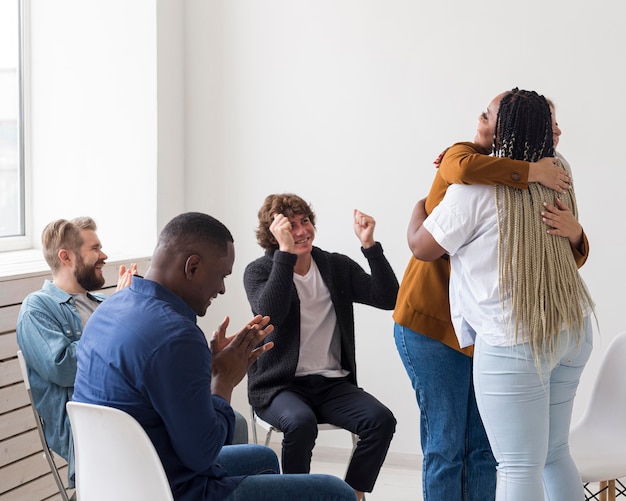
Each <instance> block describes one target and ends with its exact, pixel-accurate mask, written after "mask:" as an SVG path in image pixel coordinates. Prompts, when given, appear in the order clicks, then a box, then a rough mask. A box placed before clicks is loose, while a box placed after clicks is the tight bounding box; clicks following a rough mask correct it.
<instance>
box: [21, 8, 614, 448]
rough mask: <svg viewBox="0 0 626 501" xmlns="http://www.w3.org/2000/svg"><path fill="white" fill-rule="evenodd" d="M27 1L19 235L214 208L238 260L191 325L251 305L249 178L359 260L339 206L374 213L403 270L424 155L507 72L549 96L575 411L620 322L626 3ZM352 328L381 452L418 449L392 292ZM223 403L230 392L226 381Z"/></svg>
mask: <svg viewBox="0 0 626 501" xmlns="http://www.w3.org/2000/svg"><path fill="white" fill-rule="evenodd" d="M32 11H33V12H32V14H33V31H34V32H35V38H34V41H33V58H34V63H35V68H36V70H35V73H34V75H33V81H34V88H33V112H34V129H33V142H34V144H35V151H36V152H37V153H36V155H35V156H34V158H33V178H32V183H33V186H34V202H35V206H36V208H37V210H36V214H37V215H36V217H35V220H34V222H33V226H34V227H35V233H36V235H38V234H39V232H40V231H41V227H42V226H43V224H45V223H46V222H48V221H49V220H51V219H53V218H56V217H68V216H73V215H79V214H91V215H93V216H94V217H96V219H97V220H98V222H99V224H100V228H101V229H100V232H99V233H100V236H101V238H102V240H103V242H104V244H105V250H111V248H112V247H114V248H120V249H122V250H123V251H135V250H136V251H137V253H143V252H145V250H146V249H148V251H150V250H151V249H152V246H153V244H154V239H155V236H156V233H157V232H158V230H159V229H160V228H161V227H162V226H163V224H164V223H165V222H166V221H167V220H168V219H169V218H170V217H171V216H173V215H174V214H176V213H178V212H180V211H183V210H202V211H205V212H208V213H210V214H212V215H214V216H216V217H218V218H220V219H221V220H222V221H223V222H224V223H226V224H227V225H228V226H229V227H230V229H231V231H232V232H233V234H234V237H235V244H236V252H237V260H236V263H235V269H234V273H233V275H232V277H230V278H229V279H228V282H227V287H228V292H227V294H226V295H225V296H223V297H221V298H219V299H218V300H217V301H216V302H215V304H214V305H213V306H212V307H211V309H210V310H209V312H208V315H207V317H205V318H203V319H201V325H203V326H204V328H205V329H206V331H207V333H208V334H210V332H211V330H212V329H213V328H214V326H216V325H217V324H218V323H219V321H220V320H221V319H222V317H223V316H224V315H225V314H227V313H228V314H229V315H230V316H231V317H232V322H231V325H232V326H233V328H232V329H231V330H232V331H233V332H234V330H235V327H236V326H239V325H242V324H243V323H244V322H246V321H247V320H248V319H249V317H250V316H251V314H250V309H249V306H248V303H247V300H246V298H245V293H244V291H243V286H242V273H243V269H244V267H245V265H246V264H247V263H248V262H250V261H251V260H253V259H254V258H256V257H258V256H259V255H260V254H261V249H260V247H258V246H257V245H256V243H255V240H254V228H255V225H256V213H257V210H258V208H259V206H260V204H261V202H262V200H263V198H264V197H265V195H267V194H268V193H271V192H282V191H293V192H296V193H298V194H300V195H301V196H303V197H305V198H306V199H308V200H309V201H311V202H312V203H313V206H314V209H315V210H316V212H317V216H318V230H319V231H318V235H317V239H316V243H317V244H318V245H319V246H321V247H322V248H325V249H328V250H336V251H340V252H344V253H347V254H348V255H350V256H352V257H353V258H355V259H357V260H358V261H359V262H361V263H363V264H364V260H363V259H362V257H361V255H360V252H359V249H358V247H359V245H358V241H357V239H356V237H355V236H354V234H353V232H352V226H351V211H352V209H353V208H355V207H356V208H359V209H362V210H364V211H366V212H369V213H371V214H372V215H374V216H375V217H376V219H377V221H378V226H377V231H376V233H377V238H378V239H379V240H380V241H381V242H382V243H383V246H384V248H385V250H386V253H387V256H388V257H389V259H390V261H391V263H392V265H393V267H394V269H395V271H396V273H397V274H398V277H399V278H400V277H401V276H402V273H403V271H404V268H405V265H406V263H407V261H408V259H409V251H408V248H407V246H406V242H405V229H406V224H407V221H408V218H409V214H410V211H411V209H412V207H413V205H414V203H415V201H416V200H417V199H419V198H421V197H423V196H424V195H425V194H426V193H427V190H428V188H429V186H430V183H431V180H432V177H433V174H434V170H433V166H432V161H433V159H434V158H435V157H436V156H437V155H438V153H439V152H440V151H441V150H442V149H443V148H445V147H446V146H448V145H449V144H450V143H452V142H454V141H458V140H471V139H472V138H473V135H474V130H475V124H476V117H477V116H478V114H479V113H480V112H481V111H482V110H483V109H484V107H485V106H486V105H487V103H488V102H489V100H490V99H491V98H492V97H493V96H494V95H495V94H497V93H499V92H501V91H503V90H505V89H509V88H512V87H514V86H519V87H521V88H527V89H535V90H537V91H539V92H541V93H543V94H544V95H546V96H548V97H550V98H552V99H553V100H554V101H555V102H556V103H557V110H558V119H559V123H560V125H561V128H562V130H563V136H562V139H561V144H560V150H561V152H562V153H563V154H564V155H565V156H566V157H567V158H568V159H569V160H570V162H571V164H572V166H573V168H574V172H575V180H576V189H577V196H578V201H579V208H580V211H581V221H582V223H583V225H584V227H585V230H586V232H587V234H588V236H589V239H590V241H591V257H590V259H589V262H588V263H587V264H586V265H585V267H584V268H583V270H582V273H583V276H584V278H585V280H586V281H587V283H588V285H589V287H590V289H591V291H592V294H593V296H594V297H595V299H596V301H597V305H598V314H599V320H600V327H601V334H600V336H598V337H597V338H596V350H595V353H594V355H593V359H592V362H591V363H590V365H589V367H588V368H587V370H586V372H585V374H584V378H583V382H582V385H581V388H580V391H579V397H578V399H577V402H576V408H575V419H577V418H578V417H579V416H580V414H581V411H582V408H583V407H584V405H585V403H586V401H587V400H588V398H589V391H590V384H591V380H592V379H593V376H594V373H595V370H596V368H597V363H598V359H599V357H600V355H601V353H602V351H603V349H604V348H605V347H606V345H607V344H608V341H609V340H610V338H612V337H613V335H614V334H615V333H616V332H617V331H618V330H620V329H624V328H626V326H625V325H624V323H623V322H622V321H621V317H620V314H619V312H620V309H621V308H622V307H623V299H622V295H621V294H620V293H619V292H620V290H621V289H622V287H621V284H622V283H624V281H625V278H626V277H625V269H624V265H623V264H622V260H621V259H618V253H619V256H621V255H622V254H623V248H624V244H625V242H624V240H625V239H626V236H625V232H624V224H623V222H622V221H621V217H620V216H621V213H622V207H621V204H620V199H621V196H622V186H624V185H625V181H626V179H625V177H626V174H625V169H624V168H623V166H622V165H621V163H622V159H621V158H620V157H619V156H617V155H614V154H613V152H614V151H615V149H616V148H615V146H618V145H619V144H621V140H622V132H623V127H622V124H623V121H622V117H623V116H624V115H625V112H626V110H625V107H626V105H625V104H624V100H623V99H621V93H620V91H621V89H622V87H623V84H624V78H625V77H624V74H623V71H622V70H621V64H620V61H621V59H622V57H621V53H620V51H621V49H622V48H623V47H624V46H625V44H626V35H625V34H624V31H623V30H622V29H621V25H620V22H621V20H623V19H624V14H625V13H626V12H625V11H626V7H625V6H624V5H622V4H621V3H619V2H613V1H609V0H598V1H596V2H593V3H589V2H582V1H580V0H573V1H565V0H559V1H555V2H550V3H547V2H539V1H538V0H529V1H528V2H525V3H524V5H521V4H519V3H518V2H515V3H514V2H509V1H502V0H501V1H495V0H477V1H475V2H466V1H464V0H440V1H439V2H428V3H427V2H413V1H409V0H405V1H400V0H385V1H382V0H378V1H374V0H369V1H368V0H332V1H329V0H317V1H313V0H311V1H305V0H264V1H263V2H246V1H243V0H210V1H207V0H185V1H184V2H180V1H179V0H133V1H132V2H128V1H123V0H106V1H105V0H89V1H85V0H56V1H55V2H49V1H47V0H32ZM609 156H610V157H611V158H609ZM60 173H61V174H60ZM357 336H358V361H359V379H360V383H361V384H362V385H363V386H364V387H365V388H366V389H367V390H369V391H370V392H371V393H373V394H374V395H376V396H377V397H379V398H380V399H381V400H382V401H384V402H385V403H386V404H387V405H388V406H389V407H390V408H391V409H392V410H393V411H394V412H395V414H396V417H397V418H398V429H397V433H396V436H395V438H394V441H393V442H392V448H391V450H392V451H395V452H412V453H418V452H419V451H420V449H419V438H418V430H419V425H418V412H417V405H416V404H415V400H414V395H413V392H412V390H411V388H410V385H409V381H408V377H407V376H406V374H405V373H404V369H403V368H402V366H401V363H400V360H399V357H398V355H397V353H396V349H395V346H394V344H393V336H392V320H391V314H390V312H381V311H375V310H371V309H368V308H357ZM234 404H235V407H236V408H238V409H239V410H240V411H242V412H247V403H246V393H245V387H244V386H240V387H239V388H238V389H237V392H236V394H235V397H234ZM323 440H324V439H322V441H323ZM345 440H346V443H345V446H346V447H348V446H349V439H348V437H347V436H346V437H345Z"/></svg>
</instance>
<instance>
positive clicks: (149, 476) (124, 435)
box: [67, 402, 174, 501]
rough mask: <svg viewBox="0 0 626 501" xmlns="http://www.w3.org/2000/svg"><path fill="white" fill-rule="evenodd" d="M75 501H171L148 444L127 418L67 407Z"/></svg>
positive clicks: (102, 410)
mask: <svg viewBox="0 0 626 501" xmlns="http://www.w3.org/2000/svg"><path fill="white" fill-rule="evenodd" d="M67 413H68V414H69V416H70V423H71V425H72V434H73V436H74V455H75V457H76V492H77V494H78V501H81V500H82V501H112V500H115V501H173V500H174V497H173V495H172V491H171V489H170V485H169V483H168V481H167V476H166V475H165V470H164V469H163V464H162V463H161V460H160V458H159V456H158V454H157V452H156V450H155V448H154V446H153V445H152V441H151V440H150V438H149V437H148V435H147V434H146V432H145V431H144V429H143V428H142V427H141V425H140V424H139V423H138V422H137V421H136V420H135V419H134V418H133V417H132V416H130V415H129V414H127V413H125V412H123V411H121V410H119V409H114V408H113V407H105V406H102V405H93V404H85V403H81V402H68V403H67Z"/></svg>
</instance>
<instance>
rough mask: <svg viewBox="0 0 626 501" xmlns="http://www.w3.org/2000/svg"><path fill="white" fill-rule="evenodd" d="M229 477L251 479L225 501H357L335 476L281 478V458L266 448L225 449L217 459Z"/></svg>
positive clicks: (244, 446) (238, 447) (247, 446)
mask: <svg viewBox="0 0 626 501" xmlns="http://www.w3.org/2000/svg"><path fill="white" fill-rule="evenodd" d="M216 462H217V463H219V464H220V465H222V466H223V467H224V468H226V470H228V474H229V475H230V476H240V475H249V476H247V477H246V478H244V479H243V480H242V481H241V483H240V484H239V486H238V487H237V488H236V489H235V490H234V491H233V492H231V493H230V495H229V496H228V497H227V498H226V499H225V500H224V501H248V500H250V499H254V500H255V501H281V500H285V501H287V500H292V499H297V500H298V501H355V500H356V493H355V492H354V489H352V487H350V486H349V485H348V484H346V483H345V482H344V481H343V480H341V479H340V478H338V477H333V476H332V475H319V474H314V475H309V474H298V475H281V474H280V466H279V464H278V456H276V453H275V452H274V451H273V450H272V449H270V448H269V447H265V446H263V445H254V444H246V445H230V446H226V447H222V450H221V452H220V454H219V455H218V457H217V461H216Z"/></svg>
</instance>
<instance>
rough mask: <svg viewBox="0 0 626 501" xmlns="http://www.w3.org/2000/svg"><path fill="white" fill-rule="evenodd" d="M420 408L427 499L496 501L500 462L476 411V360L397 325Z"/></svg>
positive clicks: (398, 341) (400, 348)
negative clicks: (474, 363)
mask: <svg viewBox="0 0 626 501" xmlns="http://www.w3.org/2000/svg"><path fill="white" fill-rule="evenodd" d="M394 336H395V340H396V347H397V348H398V353H399V354H400V358H401V359H402V362H403V363H404V367H405V369H406V371H407V374H408V375H409V378H410V379H411V384H412V385H413V389H414V390H415V396H416V398H417V404H418V406H419V408H420V440H421V443H422V452H423V454H424V462H423V465H422V487H423V491H424V501H443V500H446V501H447V500H450V501H453V500H454V501H493V500H494V499H495V497H496V478H497V476H496V461H495V459H494V457H493V454H492V453H491V448H490V447H489V441H488V440H487V434H486V433H485V428H484V427H483V422H482V420H481V419H480V414H479V413H478V406H477V405H476V397H475V396H474V386H473V384H472V358H471V357H468V356H466V355H464V354H463V353H461V352H459V351H456V350H453V349H452V348H450V347H448V346H446V345H445V344H443V343H442V342H440V341H437V340H436V339H431V338H429V337H427V336H424V335H422V334H420V333H418V332H415V331H413V330H411V329H408V328H406V327H403V326H401V325H399V324H395V327H394Z"/></svg>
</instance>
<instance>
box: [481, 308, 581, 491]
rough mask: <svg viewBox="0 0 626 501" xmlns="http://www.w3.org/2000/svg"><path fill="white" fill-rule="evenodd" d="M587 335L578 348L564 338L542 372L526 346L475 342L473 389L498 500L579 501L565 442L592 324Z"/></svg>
mask: <svg viewBox="0 0 626 501" xmlns="http://www.w3.org/2000/svg"><path fill="white" fill-rule="evenodd" d="M584 328H585V330H584V334H583V339H582V341H581V343H580V344H577V342H576V341H575V340H574V341H570V340H569V339H567V338H566V336H564V337H563V338H562V342H561V345H560V346H559V348H558V350H557V351H556V352H555V354H554V355H553V357H552V360H549V358H548V357H544V358H543V359H542V360H541V367H540V368H539V370H537V367H536V366H535V363H534V361H533V359H532V357H531V355H530V350H529V347H528V345H527V344H519V345H516V346H490V345H488V344H487V343H485V342H484V341H483V340H482V339H481V338H480V336H479V337H477V338H476V346H475V351H474V387H475V389H476V400H477V403H478V408H479V409H480V414H481V416H482V419H483V423H484V424H485V430H486V431H487V436H488V437H489V442H490V443H491V448H492V450H493V453H494V456H495V458H496V460H497V462H498V473H499V477H498V488H497V495H496V499H497V500H498V501H528V500H529V499H532V500H533V501H542V500H545V501H578V500H582V499H584V493H583V486H582V481H581V478H580V474H579V473H578V470H577V469H576V465H575V464H574V461H573V460H572V457H571V455H570V451H569V443H568V440H569V429H570V424H571V418H572V409H573V405H574V396H575V395H576V389H577V388H578V383H579V381H580V375H581V374H582V371H583V369H584V367H585V364H586V363H587V360H589V356H590V355H591V350H592V346H593V331H592V328H591V323H590V321H589V318H587V319H586V320H585V325H584Z"/></svg>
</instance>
